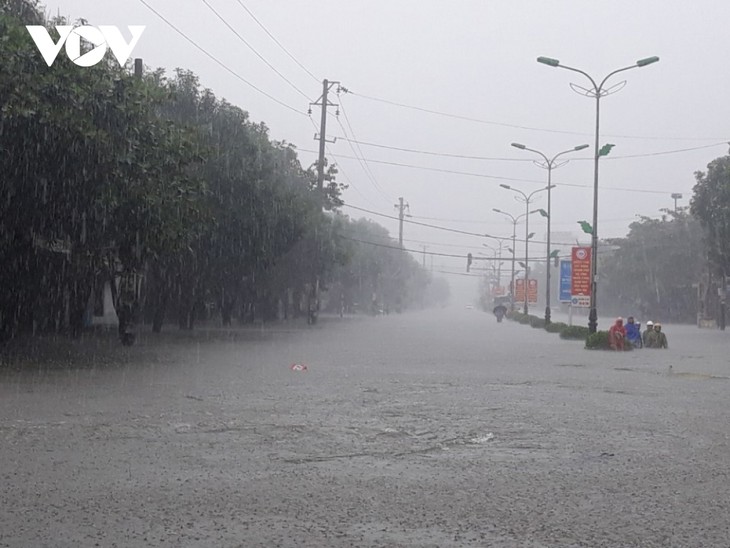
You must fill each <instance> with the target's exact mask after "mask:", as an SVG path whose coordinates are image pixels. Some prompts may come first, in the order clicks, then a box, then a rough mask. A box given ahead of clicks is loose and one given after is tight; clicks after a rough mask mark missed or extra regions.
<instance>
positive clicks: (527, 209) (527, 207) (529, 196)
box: [495, 184, 555, 314]
mask: <svg viewBox="0 0 730 548" xmlns="http://www.w3.org/2000/svg"><path fill="white" fill-rule="evenodd" d="M499 186H501V187H502V188H506V189H507V190H511V191H512V192H516V193H517V194H519V196H515V198H517V200H519V201H521V202H523V203H524V204H525V212H524V213H523V214H522V215H520V217H524V218H525V307H524V310H523V312H524V313H525V314H527V313H528V305H527V300H528V293H529V292H528V284H529V283H530V282H529V277H530V267H529V262H528V261H529V247H530V214H531V213H542V210H540V209H534V210H532V211H530V203H532V197H533V196H534V195H535V194H537V193H538V192H543V191H545V190H548V191H549V190H550V188H551V187H549V186H546V187H544V188H538V189H537V190H534V191H532V192H531V193H530V194H525V193H524V192H522V191H521V190H519V189H517V188H514V187H511V186H510V185H504V184H502V185H499ZM552 186H555V185H552ZM495 211H497V212H498V213H504V212H503V211H498V210H495ZM545 215H547V213H545ZM520 217H517V219H519V218H520ZM515 226H516V222H515ZM512 244H513V245H512V249H513V251H514V238H512ZM512 264H513V265H514V253H513V254H512ZM512 268H513V269H514V266H513V267H512ZM512 282H513V284H514V280H513V281H512ZM513 291H514V285H513ZM513 300H514V299H513Z"/></svg>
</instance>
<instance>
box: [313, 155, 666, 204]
mask: <svg viewBox="0 0 730 548" xmlns="http://www.w3.org/2000/svg"><path fill="white" fill-rule="evenodd" d="M299 150H301V151H303V152H316V151H314V150H311V149H305V148H301V149H299ZM340 157H341V158H348V159H350V160H356V159H357V158H355V157H353V156H345V155H341V156H340ZM368 162H373V163H375V164H385V165H390V166H397V167H406V168H410V169H420V170H423V171H435V172H437V173H448V174H451V175H464V176H467V177H478V178H481V179H497V180H499V181H512V182H519V183H537V184H541V185H544V184H545V181H538V180H536V179H519V178H516V177H502V176H500V175H487V174H485V173H474V172H471V171H457V170H453V169H442V168H436V167H425V166H417V165H413V164H404V163H401V162H388V161H385V160H373V159H368ZM554 184H555V185H556V186H566V187H575V188H589V189H592V188H593V185H581V184H577V183H554ZM601 190H616V191H620V192H637V193H642V194H667V193H669V192H671V191H670V190H645V189H640V188H623V187H614V186H602V187H601Z"/></svg>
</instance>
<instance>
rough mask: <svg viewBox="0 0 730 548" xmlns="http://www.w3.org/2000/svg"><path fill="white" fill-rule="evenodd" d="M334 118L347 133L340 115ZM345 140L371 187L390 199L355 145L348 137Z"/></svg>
mask: <svg viewBox="0 0 730 548" xmlns="http://www.w3.org/2000/svg"><path fill="white" fill-rule="evenodd" d="M335 119H336V120H337V123H338V124H339V126H340V129H342V131H343V132H344V133H345V135H347V130H346V129H345V128H344V126H343V125H342V122H341V121H340V117H339V116H335ZM346 141H347V142H348V144H349V145H350V150H352V153H353V154H354V155H355V156H354V158H355V159H356V160H357V162H358V163H359V164H360V167H361V168H362V170H363V172H365V177H366V178H367V179H368V180H369V181H370V183H372V185H373V187H375V190H377V191H378V192H379V193H380V194H382V195H383V197H384V198H386V199H387V200H390V198H389V197H388V195H387V194H386V193H385V191H384V190H383V189H382V188H381V187H380V185H379V184H378V182H377V181H376V180H375V177H374V176H373V174H372V172H371V171H370V168H369V167H367V164H366V163H364V158H361V157H360V156H359V155H358V153H357V151H356V150H355V147H353V146H352V142H350V140H349V139H346ZM361 153H362V152H361Z"/></svg>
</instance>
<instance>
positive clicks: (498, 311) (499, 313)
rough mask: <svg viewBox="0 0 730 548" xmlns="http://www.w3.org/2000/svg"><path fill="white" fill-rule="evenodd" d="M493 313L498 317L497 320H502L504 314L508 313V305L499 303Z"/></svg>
mask: <svg viewBox="0 0 730 548" xmlns="http://www.w3.org/2000/svg"><path fill="white" fill-rule="evenodd" d="M492 313H493V314H494V315H495V316H496V317H497V321H498V322H501V321H502V318H504V315H505V314H507V307H506V306H504V305H503V304H498V305H497V306H495V307H494V309H493V310H492Z"/></svg>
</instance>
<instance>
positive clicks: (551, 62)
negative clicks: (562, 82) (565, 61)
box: [537, 57, 560, 67]
mask: <svg viewBox="0 0 730 548" xmlns="http://www.w3.org/2000/svg"><path fill="white" fill-rule="evenodd" d="M537 62H538V63H542V64H543V65H549V66H551V67H557V66H560V61H558V60H557V59H552V58H551V57H538V58H537Z"/></svg>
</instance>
